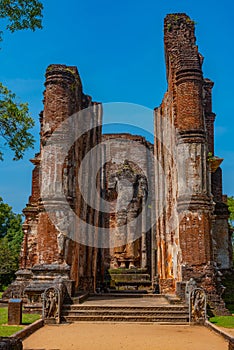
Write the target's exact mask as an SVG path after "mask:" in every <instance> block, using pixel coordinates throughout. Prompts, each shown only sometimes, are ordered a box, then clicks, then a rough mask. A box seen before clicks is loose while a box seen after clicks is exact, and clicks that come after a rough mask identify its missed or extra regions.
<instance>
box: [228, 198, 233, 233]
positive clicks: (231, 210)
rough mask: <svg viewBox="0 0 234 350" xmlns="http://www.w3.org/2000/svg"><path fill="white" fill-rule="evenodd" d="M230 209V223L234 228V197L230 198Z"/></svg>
mask: <svg viewBox="0 0 234 350" xmlns="http://www.w3.org/2000/svg"><path fill="white" fill-rule="evenodd" d="M228 209H229V211H230V217H229V223H230V225H231V226H232V228H234V197H228Z"/></svg>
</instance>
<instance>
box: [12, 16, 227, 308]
mask: <svg viewBox="0 0 234 350" xmlns="http://www.w3.org/2000/svg"><path fill="white" fill-rule="evenodd" d="M164 43H165V58H166V72H167V82H168V89H167V92H166V93H165V96H164V98H163V101H162V103H161V105H160V106H159V107H158V108H156V109H155V111H154V114H155V116H154V118H155V119H154V120H155V121H154V123H155V139H154V144H151V143H150V142H148V141H147V140H146V139H145V138H144V137H142V136H134V135H130V134H108V135H103V134H102V105H101V104H100V103H96V102H93V101H92V99H91V97H90V96H88V95H85V94H84V92H83V89H82V83H81V80H80V77H79V73H78V71H77V69H76V68H74V67H67V66H65V65H51V66H49V67H48V69H47V71H46V82H45V92H44V111H43V112H42V113H41V115H40V123H41V132H40V140H41V142H40V152H39V153H38V154H37V155H36V156H35V158H34V159H32V163H33V164H34V165H35V167H34V170H33V176H32V194H31V196H30V198H29V204H28V205H27V207H26V208H25V210H24V214H25V218H26V219H25V223H24V225H23V230H24V242H23V245H22V252H21V263H20V265H21V266H20V270H19V271H18V272H17V279H16V281H15V282H14V283H13V285H12V287H11V288H12V290H15V293H16V292H17V291H18V292H19V290H20V293H21V294H22V293H24V294H25V295H27V296H28V298H29V300H30V301H31V302H36V301H38V300H39V299H40V294H41V292H42V291H43V290H44V289H45V287H46V286H48V285H49V284H51V283H53V282H54V281H56V280H58V279H59V280H62V281H63V282H64V283H65V284H66V286H67V289H68V292H69V293H70V294H72V293H74V291H77V290H88V291H95V290H96V288H97V287H98V286H100V285H101V284H103V283H106V276H107V275H108V274H111V273H113V271H114V270H116V269H117V270H119V269H122V271H124V273H126V275H127V270H135V271H136V273H137V271H138V272H139V275H138V280H139V279H142V280H144V281H145V285H147V286H148V288H154V286H155V283H158V285H159V290H160V293H177V294H179V295H182V294H183V291H184V286H185V283H186V281H188V280H189V279H190V278H191V277H193V278H194V279H195V280H196V282H197V283H198V284H199V285H200V286H202V287H203V288H205V290H206V291H207V293H208V295H209V298H210V299H212V296H215V298H216V300H217V297H218V296H219V295H220V294H221V290H219V277H218V276H219V275H218V270H220V269H221V270H222V269H229V268H231V266H232V259H231V253H230V247H231V245H230V232H229V226H228V209H227V205H226V202H225V197H224V196H223V192H222V171H221V168H220V167H219V165H220V164H221V161H222V159H220V158H218V157H216V156H215V151H214V121H215V114H214V113H213V111H212V88H213V82H212V81H210V80H209V79H205V78H204V77H203V73H202V63H203V57H202V55H201V54H200V53H199V51H198V47H197V46H196V38H195V34H194V22H193V21H192V20H191V19H190V18H189V17H188V16H187V15H185V14H171V15H167V16H166V18H165V21H164ZM88 107H91V109H90V108H88ZM87 108H88V109H87ZM81 111H83V114H84V115H85V118H84V119H82V120H83V122H81V120H80V119H79V117H77V118H73V119H72V123H71V121H70V120H69V117H70V116H71V115H73V114H74V113H79V112H81ZM61 123H63V128H62V129H61V128H60V129H59V126H60V125H61ZM84 124H85V126H84ZM51 135H53V142H51V141H50V138H51ZM71 135H72V137H71ZM70 138H73V139H74V142H72V144H71V145H70V146H69V149H68V151H67V154H66V157H65V158H64V154H63V151H64V150H65V149H66V145H67V143H68V140H69V139H70ZM99 144H101V145H102V147H101V148H99V147H97V146H98V145H99ZM142 147H143V149H144V150H145V151H143V152H142V151H141V148H142ZM91 150H94V151H93V152H94V158H95V161H96V162H97V164H98V162H99V163H100V164H101V165H100V169H99V171H98V172H97V173H96V167H95V166H93V163H89V162H87V163H86V165H85V166H84V167H83V168H82V169H81V167H80V165H81V163H82V161H83V159H84V158H85V156H86V155H87V154H88V153H89V152H90V151H91ZM150 154H151V155H152V154H153V158H154V159H156V160H157V161H156V162H155V161H153V159H152V157H151V156H150ZM129 155H131V157H130V159H131V160H129ZM42 159H43V164H42ZM79 173H81V175H80V174H79ZM79 176H80V177H81V178H82V181H83V182H82V188H81V186H80V185H78V182H79V181H78V177H79ZM93 177H94V178H95V181H92V182H90V181H89V179H90V178H93ZM181 179H182V180H181ZM42 186H43V188H44V192H43V195H42V194H41V188H42ZM61 186H62V191H61V188H60V187H61ZM83 188H85V192H86V196H87V198H84V195H83V193H82V190H83ZM188 188H189V191H188ZM94 192H98V193H99V194H100V196H94ZM61 193H63V195H61ZM94 197H95V199H94ZM100 198H101V199H104V200H105V201H107V202H108V203H109V204H110V206H111V211H110V212H105V211H102V204H101V199H100ZM89 199H90V201H89ZM92 199H93V202H95V203H93V202H92ZM146 202H147V203H148V204H147V208H146V209H145V207H146V205H145V203H146ZM90 203H93V205H91V204H90ZM71 209H72V212H73V213H75V215H76V216H78V217H79V218H81V219H82V222H87V223H89V224H90V225H89V226H88V228H87V232H83V231H82V223H81V221H79V220H78V221H75V222H74V221H72V220H70V219H69V218H70V211H71ZM140 214H141V215H140ZM53 218H56V220H57V221H56V222H58V220H59V224H58V225H57V226H56V225H55V224H54V220H53ZM71 222H72V225H73V226H72V227H71ZM126 223H128V226H127V228H126ZM149 223H150V224H149ZM100 227H101V228H105V229H106V230H108V229H113V228H114V229H116V232H117V233H116V236H115V237H114V238H113V237H112V239H114V242H116V244H110V245H109V247H108V244H107V245H106V246H104V245H100V244H98V242H99V240H100V239H101V238H100V237H101V233H100ZM89 230H90V232H88V231H89ZM124 230H125V231H124ZM70 232H72V234H71V233H70ZM80 232H82V234H81V233H80ZM89 233H91V234H92V242H90V240H87V241H86V234H87V236H88V235H89ZM79 235H82V239H80V236H79ZM78 236H79V239H77V237H78ZM89 236H90V235H89ZM124 237H125V238H124ZM126 237H128V239H126ZM136 237H137V238H136ZM134 238H136V239H134ZM124 239H125V241H124ZM118 240H119V241H118ZM113 274H114V273H113ZM109 278H111V277H109ZM138 282H139V281H138ZM147 283H148V284H147Z"/></svg>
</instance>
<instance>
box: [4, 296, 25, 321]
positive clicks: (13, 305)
mask: <svg viewBox="0 0 234 350" xmlns="http://www.w3.org/2000/svg"><path fill="white" fill-rule="evenodd" d="M22 305H23V301H22V299H10V300H9V302H8V324H9V325H20V324H22Z"/></svg>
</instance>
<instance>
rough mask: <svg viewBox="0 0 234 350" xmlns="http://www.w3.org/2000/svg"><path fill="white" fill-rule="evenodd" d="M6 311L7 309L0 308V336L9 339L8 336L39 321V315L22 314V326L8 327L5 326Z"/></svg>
mask: <svg viewBox="0 0 234 350" xmlns="http://www.w3.org/2000/svg"><path fill="white" fill-rule="evenodd" d="M7 318H8V311H7V307H2V308H0V336H2V337H9V336H10V335H12V334H14V333H16V332H18V331H20V330H21V329H23V328H24V326H27V325H29V324H31V323H33V322H35V321H36V320H39V318H40V315H38V314H23V316H22V326H8V325H7Z"/></svg>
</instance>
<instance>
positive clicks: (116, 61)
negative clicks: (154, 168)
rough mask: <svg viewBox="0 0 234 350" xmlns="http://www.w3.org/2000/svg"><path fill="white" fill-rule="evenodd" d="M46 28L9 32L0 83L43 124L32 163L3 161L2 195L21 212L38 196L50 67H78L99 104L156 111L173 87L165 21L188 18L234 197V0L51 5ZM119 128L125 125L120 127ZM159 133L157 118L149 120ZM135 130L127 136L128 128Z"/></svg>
mask: <svg viewBox="0 0 234 350" xmlns="http://www.w3.org/2000/svg"><path fill="white" fill-rule="evenodd" d="M42 2H43V4H44V11H43V13H44V18H43V26H44V28H43V30H38V31H36V32H30V31H23V32H17V33H14V34H10V33H9V34H8V33H6V32H5V33H4V41H3V42H2V45H1V47H2V49H1V51H0V58H1V65H0V81H2V82H3V83H4V84H5V85H7V86H8V87H9V88H11V89H12V90H13V91H14V92H15V93H17V95H18V96H19V97H20V99H21V100H22V101H27V102H29V105H30V111H31V114H32V116H33V118H34V119H35V121H36V127H35V128H34V130H33V133H34V135H35V137H36V139H37V143H36V145H35V150H34V151H29V152H27V154H26V156H25V158H24V160H22V161H19V162H13V161H11V160H10V159H11V157H12V155H11V153H10V152H6V153H5V161H4V162H2V163H0V169H1V172H0V196H2V197H3V199H4V201H6V202H7V203H9V204H10V205H11V206H13V209H14V210H15V211H16V212H21V210H22V209H23V208H24V206H25V205H26V203H27V201H28V197H29V195H30V191H31V171H32V164H31V163H30V162H29V159H30V158H32V157H33V155H34V153H36V152H38V149H39V143H38V141H39V136H38V133H39V125H38V114H39V112H40V111H41V110H42V108H43V105H42V99H43V95H42V93H43V90H44V87H43V83H44V74H45V70H46V67H47V66H48V65H49V64H51V63H63V64H67V65H76V66H77V67H78V69H79V72H80V75H81V78H82V82H83V87H84V92H85V93H87V94H89V95H91V96H92V97H93V99H94V100H96V101H100V102H103V103H107V102H128V103H137V104H140V105H143V106H145V107H147V108H150V109H153V108H154V107H156V106H158V105H159V104H160V103H161V100H162V98H163V94H164V92H165V91H166V88H167V84H166V78H165V63H164V50H163V19H164V17H165V16H166V14H168V13H174V12H185V13H187V14H188V15H189V16H190V17H191V18H192V19H193V20H194V21H195V22H196V23H197V24H196V37H197V44H198V46H199V51H200V52H201V53H202V55H203V56H204V57H205V61H204V65H203V71H204V76H205V77H207V78H210V79H211V80H213V81H214V82H215V87H214V89H213V111H214V112H215V113H216V114H217V118H216V123H215V125H216V144H215V149H216V152H215V153H216V155H218V156H220V157H223V158H225V160H224V162H223V165H222V168H223V182H224V192H225V193H227V194H228V195H234V181H233V179H234V168H233V160H234V146H233V134H234V124H233V120H232V118H233V115H232V114H233V113H232V111H233V106H232V105H233V96H234V85H233V72H234V70H233V57H234V45H233V34H234V33H233V18H232V16H233V10H234V3H233V0H223V1H211V0H206V1H204V0H203V1H201V0H197V1H192V0H159V1H155V0H145V1H138V0H119V1H116V2H114V1H107V0H99V1H95V0H83V1H81V0H68V1H66V2H64V1H61V0H47V1H42ZM113 122H118V121H116V120H115V121H113ZM144 123H145V125H146V126H147V128H148V129H151V130H152V131H153V120H152V119H151V118H148V119H147V120H145V121H144ZM126 131H127V130H126Z"/></svg>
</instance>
